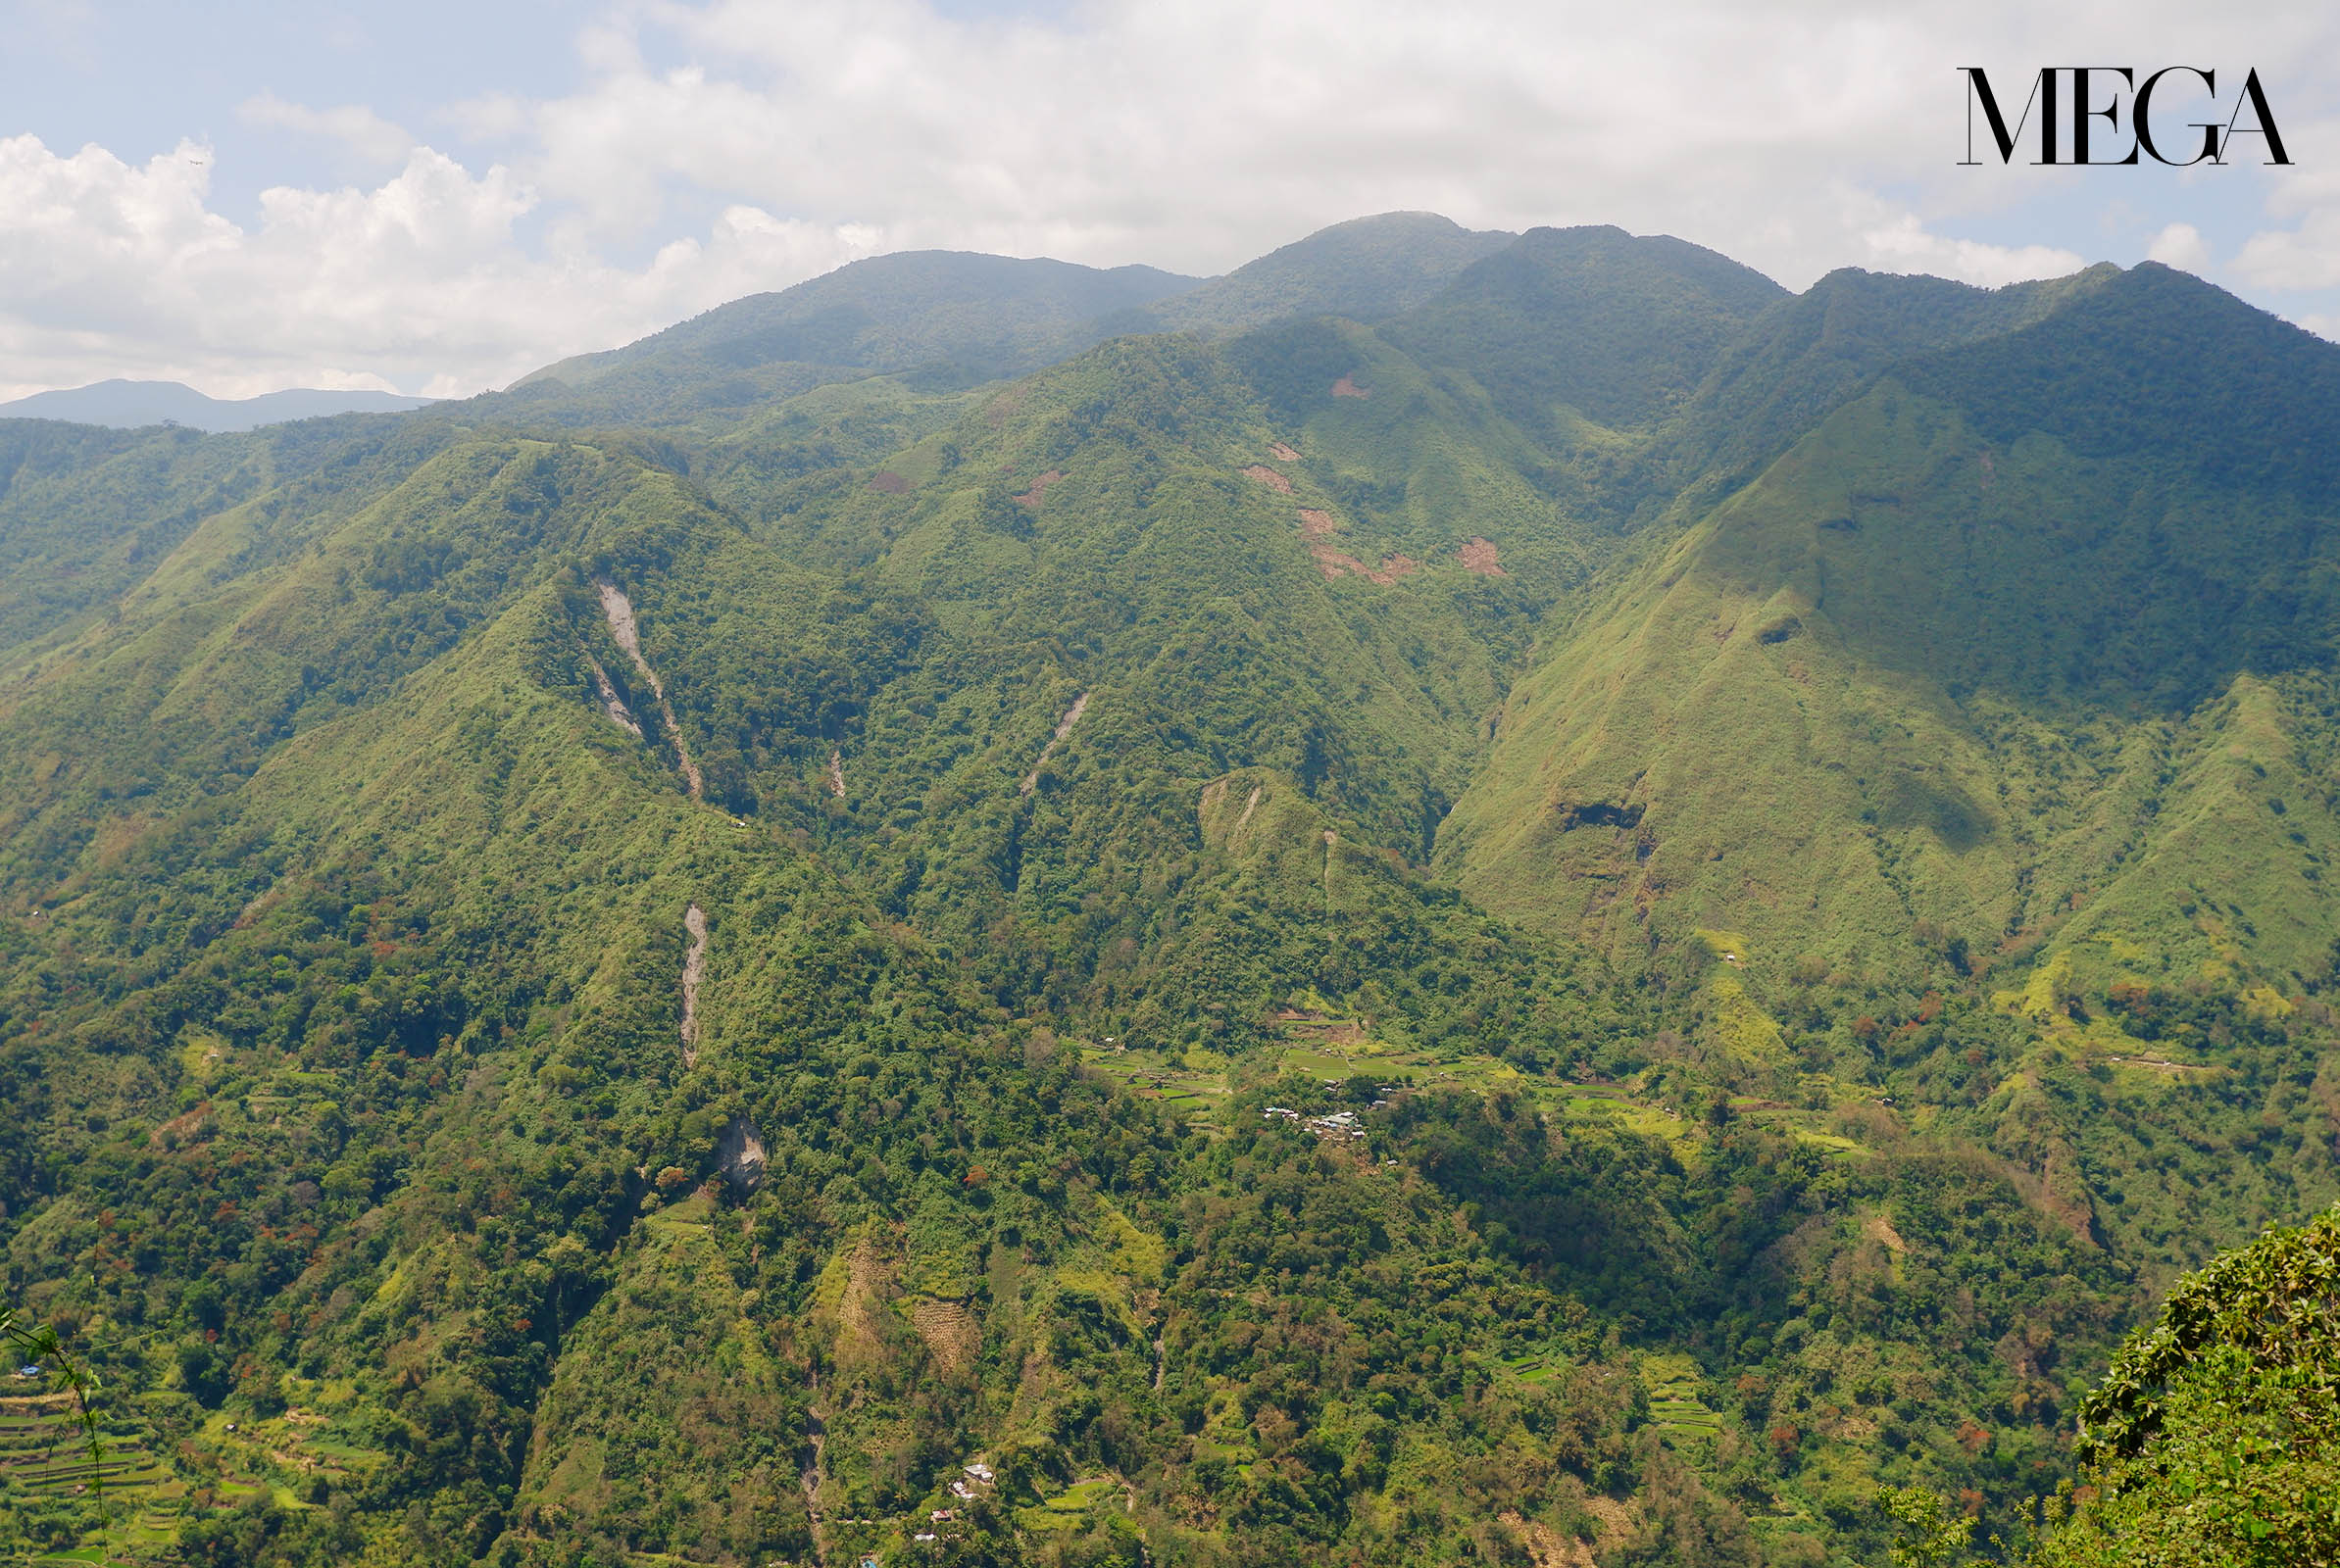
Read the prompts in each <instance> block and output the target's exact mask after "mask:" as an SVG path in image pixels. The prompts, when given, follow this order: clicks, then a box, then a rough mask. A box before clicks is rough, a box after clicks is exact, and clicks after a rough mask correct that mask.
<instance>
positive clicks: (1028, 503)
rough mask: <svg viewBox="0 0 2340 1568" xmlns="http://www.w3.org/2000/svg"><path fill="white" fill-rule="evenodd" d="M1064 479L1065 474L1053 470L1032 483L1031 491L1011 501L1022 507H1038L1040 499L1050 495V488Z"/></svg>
mask: <svg viewBox="0 0 2340 1568" xmlns="http://www.w3.org/2000/svg"><path fill="white" fill-rule="evenodd" d="M1063 477H1064V474H1062V473H1060V472H1059V471H1058V470H1056V469H1054V468H1051V469H1049V470H1048V471H1047V472H1046V473H1044V474H1042V475H1040V477H1038V478H1037V479H1034V480H1033V481H1032V487H1031V488H1030V489H1029V490H1026V491H1025V492H1024V493H1023V494H1021V495H1020V496H1015V497H1012V498H1011V499H1012V500H1014V501H1015V503H1016V504H1017V505H1018V506H1020V507H1036V506H1038V505H1039V504H1040V498H1041V497H1042V496H1044V495H1046V494H1047V493H1048V487H1049V486H1050V485H1052V484H1054V483H1056V482H1057V481H1058V480H1059V479H1062V478H1063Z"/></svg>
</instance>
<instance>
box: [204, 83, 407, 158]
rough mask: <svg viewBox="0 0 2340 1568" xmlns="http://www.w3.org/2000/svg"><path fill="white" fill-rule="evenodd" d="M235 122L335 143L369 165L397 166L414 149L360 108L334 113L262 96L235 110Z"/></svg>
mask: <svg viewBox="0 0 2340 1568" xmlns="http://www.w3.org/2000/svg"><path fill="white" fill-rule="evenodd" d="M235 113H236V118H237V119H239V120H241V121H242V122H243V123H245V124H247V125H259V126H264V127H267V128H270V129H274V130H288V131H291V132H292V133H293V134H295V135H299V136H315V137H319V138H322V139H324V140H326V141H331V142H334V143H337V144H338V145H339V146H341V147H342V148H343V149H344V150H346V151H347V152H349V153H350V154H352V155H353V156H355V157H356V158H358V159H360V160H362V161H363V162H365V163H367V164H370V165H383V164H397V163H399V162H400V161H401V160H403V159H404V158H405V157H406V155H407V153H408V152H409V151H411V150H412V149H413V147H414V145H415V138H414V137H413V136H412V135H409V134H408V133H407V131H406V130H405V129H404V128H403V127H401V126H398V125H393V124H392V123H390V122H388V121H386V120H384V119H383V118H382V117H381V116H379V115H377V114H375V113H374V112H373V110H371V109H368V108H366V107H365V106H364V105H362V104H344V105H342V106H341V107H340V108H338V109H310V108H306V107H304V106H303V105H300V104H294V103H286V102H285V101H284V100H283V99H281V98H279V97H277V96H276V95H275V94H274V93H270V92H264V93H262V94H260V96H258V97H257V98H247V99H245V100H244V101H243V102H242V103H241V104H239V105H237V106H236V111H235Z"/></svg>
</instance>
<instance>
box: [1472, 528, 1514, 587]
mask: <svg viewBox="0 0 2340 1568" xmlns="http://www.w3.org/2000/svg"><path fill="white" fill-rule="evenodd" d="M1463 569H1464V570H1465V571H1475V572H1477V573H1478V574H1479V575H1480V576H1482V577H1501V576H1505V575H1507V573H1506V572H1505V571H1504V569H1503V568H1502V567H1501V566H1499V565H1497V564H1495V546H1494V545H1493V544H1492V543H1490V542H1489V541H1487V540H1485V539H1481V538H1480V537H1479V536H1478V535H1476V534H1472V535H1471V536H1470V539H1469V542H1468V543H1466V544H1465V545H1464V546H1463Z"/></svg>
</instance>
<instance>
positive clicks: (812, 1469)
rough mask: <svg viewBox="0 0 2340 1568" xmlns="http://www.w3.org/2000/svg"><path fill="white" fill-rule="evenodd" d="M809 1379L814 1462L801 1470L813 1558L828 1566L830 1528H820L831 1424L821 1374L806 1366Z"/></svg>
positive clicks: (809, 1427) (809, 1428)
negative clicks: (823, 1461)
mask: <svg viewBox="0 0 2340 1568" xmlns="http://www.w3.org/2000/svg"><path fill="white" fill-rule="evenodd" d="M805 1377H806V1380H807V1381H808V1382H809V1383H810V1384H811V1385H812V1389H813V1397H812V1398H811V1399H809V1400H807V1401H806V1402H805V1436H806V1437H808V1438H810V1439H811V1440H812V1443H813V1462H812V1463H811V1464H809V1465H807V1466H806V1467H805V1468H804V1469H803V1471H801V1472H800V1473H799V1474H798V1477H797V1479H798V1480H800V1481H801V1482H803V1483H804V1489H805V1517H806V1518H807V1519H809V1520H810V1521H811V1522H812V1529H813V1560H814V1561H815V1562H816V1563H819V1564H821V1568H827V1564H828V1532H826V1531H825V1530H822V1529H821V1476H822V1474H823V1472H822V1470H821V1450H822V1448H823V1447H824V1446H825V1445H826V1444H827V1442H828V1428H827V1426H826V1425H824V1424H823V1423H822V1421H821V1374H820V1373H819V1372H815V1371H811V1370H809V1369H808V1370H807V1372H806V1374H805Z"/></svg>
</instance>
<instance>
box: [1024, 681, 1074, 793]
mask: <svg viewBox="0 0 2340 1568" xmlns="http://www.w3.org/2000/svg"><path fill="white" fill-rule="evenodd" d="M1087 711H1089V694H1088V693H1087V692H1082V693H1081V694H1080V695H1079V696H1078V697H1075V698H1073V699H1072V706H1071V707H1070V709H1067V710H1066V711H1065V716H1064V717H1063V718H1061V719H1059V720H1057V726H1056V733H1055V734H1054V735H1051V736H1049V737H1048V744H1047V745H1046V746H1043V747H1041V748H1040V756H1039V759H1038V760H1036V761H1034V762H1033V763H1032V770H1031V771H1030V772H1028V773H1026V774H1024V775H1023V782H1022V783H1021V785H1019V786H1018V787H1017V790H1016V793H1017V794H1019V795H1029V794H1031V792H1032V791H1034V790H1036V789H1038V788H1039V787H1040V769H1042V768H1044V767H1046V766H1047V765H1048V760H1049V759H1050V758H1051V757H1054V756H1055V755H1056V749H1057V748H1058V747H1059V746H1062V745H1063V744H1064V743H1065V737H1066V736H1068V735H1070V734H1071V733H1072V726H1073V725H1075V724H1077V723H1079V722H1080V715H1081V714H1083V713H1085V712H1087Z"/></svg>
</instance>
